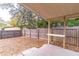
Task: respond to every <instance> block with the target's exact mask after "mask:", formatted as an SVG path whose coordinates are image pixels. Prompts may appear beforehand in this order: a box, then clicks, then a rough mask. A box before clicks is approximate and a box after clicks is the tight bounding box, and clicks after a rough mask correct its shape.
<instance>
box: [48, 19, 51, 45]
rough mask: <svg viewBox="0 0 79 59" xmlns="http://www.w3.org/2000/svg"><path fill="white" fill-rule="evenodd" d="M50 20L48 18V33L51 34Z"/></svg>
mask: <svg viewBox="0 0 79 59" xmlns="http://www.w3.org/2000/svg"><path fill="white" fill-rule="evenodd" d="M50 30H51V29H50V20H48V34H50ZM48 44H50V36H49V35H48Z"/></svg>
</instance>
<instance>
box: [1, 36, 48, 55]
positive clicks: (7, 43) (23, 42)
mask: <svg viewBox="0 0 79 59" xmlns="http://www.w3.org/2000/svg"><path fill="white" fill-rule="evenodd" d="M45 43H47V41H46V40H38V39H30V38H27V37H16V38H8V39H0V56H16V55H17V54H19V53H20V52H22V51H23V50H26V49H29V48H32V47H40V46H42V45H43V44H45Z"/></svg>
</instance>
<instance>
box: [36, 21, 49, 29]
mask: <svg viewBox="0 0 79 59" xmlns="http://www.w3.org/2000/svg"><path fill="white" fill-rule="evenodd" d="M47 26H48V22H47V21H45V20H38V21H37V27H38V28H46V27H47Z"/></svg>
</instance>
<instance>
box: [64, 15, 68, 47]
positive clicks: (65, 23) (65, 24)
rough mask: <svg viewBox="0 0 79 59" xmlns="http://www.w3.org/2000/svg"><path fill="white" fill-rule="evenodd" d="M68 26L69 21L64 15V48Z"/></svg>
mask: <svg viewBox="0 0 79 59" xmlns="http://www.w3.org/2000/svg"><path fill="white" fill-rule="evenodd" d="M66 26H67V22H66V16H64V35H65V37H64V39H63V48H65V46H66Z"/></svg>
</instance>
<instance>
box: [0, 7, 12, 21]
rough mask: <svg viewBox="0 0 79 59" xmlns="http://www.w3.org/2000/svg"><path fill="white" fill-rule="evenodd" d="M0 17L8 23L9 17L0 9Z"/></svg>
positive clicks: (6, 11)
mask: <svg viewBox="0 0 79 59" xmlns="http://www.w3.org/2000/svg"><path fill="white" fill-rule="evenodd" d="M0 17H1V18H2V19H3V20H4V21H10V18H11V15H10V14H9V12H8V10H6V9H1V8H0Z"/></svg>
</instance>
